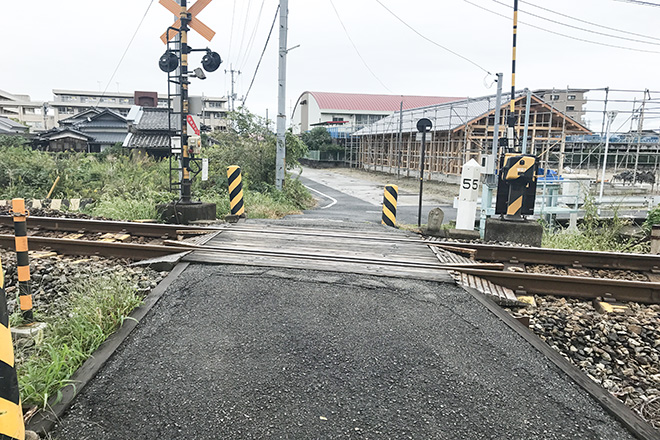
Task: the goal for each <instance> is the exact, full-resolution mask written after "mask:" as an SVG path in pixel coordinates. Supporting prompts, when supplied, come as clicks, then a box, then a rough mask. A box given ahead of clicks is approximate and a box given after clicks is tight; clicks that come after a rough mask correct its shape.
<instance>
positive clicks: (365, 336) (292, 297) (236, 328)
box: [54, 265, 632, 439]
mask: <svg viewBox="0 0 660 440" xmlns="http://www.w3.org/2000/svg"><path fill="white" fill-rule="evenodd" d="M466 335H469V337H466ZM54 437H55V438H66V439H118V438H120V439H129V438H130V439H132V438H144V439H150V438H154V439H155V438H168V439H178V438H191V437H193V438H197V439H217V438H339V437H341V438H358V437H362V438H435V439H456V438H466V439H467V438H469V439H501V438H507V439H560V438H572V439H629V438H632V437H631V436H630V435H629V434H628V433H627V432H626V431H625V430H624V429H623V428H622V427H621V426H620V425H619V424H618V423H617V422H616V421H615V420H614V419H612V418H611V417H610V416H609V415H607V414H606V413H605V412H604V410H603V409H602V408H601V407H600V406H599V405H598V404H597V403H596V402H594V401H593V400H592V399H591V398H589V397H588V396H587V395H586V393H585V392H584V391H583V390H582V389H581V388H579V387H578V386H577V385H576V384H574V383H573V382H572V381H571V380H570V379H569V378H568V377H566V376H565V375H564V374H563V373H562V372H561V371H559V370H558V369H557V368H556V367H555V366H554V365H552V364H550V363H549V362H548V361H547V360H546V359H545V358H544V357H543V356H542V355H541V354H540V353H538V352H537V351H536V350H534V349H533V348H532V347H531V346H529V345H528V344H527V343H526V342H524V341H523V340H522V339H521V338H520V337H519V336H517V334H515V333H514V332H513V331H511V330H510V329H509V328H508V327H507V326H506V325H505V324H504V323H502V322H501V321H499V320H498V319H496V318H495V317H494V316H493V315H491V314H490V313H489V312H488V311H487V310H485V309H483V308H482V307H481V306H480V305H479V304H478V302H477V301H476V300H475V299H474V298H472V297H471V296H470V295H468V294H467V293H465V292H464V291H463V290H462V289H460V288H458V287H457V286H454V285H450V284H439V283H432V282H410V281H407V280H396V279H392V280H387V279H380V278H375V277H368V276H357V275H350V274H335V273H332V274H330V273H324V272H314V271H301V270H282V269H278V270H272V269H263V268H248V267H242V266H203V265H192V266H190V267H189V268H188V269H187V270H186V271H185V272H184V273H183V274H182V275H181V277H180V278H179V279H178V280H177V281H176V282H175V283H174V284H173V285H172V286H171V287H170V289H168V291H167V292H166V294H165V296H164V297H163V298H162V299H161V301H160V302H159V303H158V304H157V305H156V306H155V307H154V308H153V309H152V310H151V312H150V313H149V315H148V316H147V317H145V319H144V320H143V321H142V322H141V324H140V325H139V326H138V328H137V329H136V331H135V332H134V333H133V334H132V335H131V336H130V337H129V339H128V340H127V341H126V343H125V344H124V345H123V346H122V347H120V349H119V350H118V351H117V352H116V354H115V355H114V357H113V358H111V360H110V361H109V363H108V364H107V365H106V367H105V368H104V369H103V370H102V371H101V373H99V375H98V376H97V377H96V378H95V379H94V380H93V381H92V382H91V383H90V384H89V385H88V386H87V387H86V388H85V389H84V390H83V391H82V393H81V395H80V396H79V398H78V399H77V400H76V402H75V403H74V405H73V406H72V408H71V410H70V412H69V413H68V414H67V415H65V417H64V418H63V420H62V421H61V423H60V424H59V425H58V427H57V429H56V431H55V433H54Z"/></svg>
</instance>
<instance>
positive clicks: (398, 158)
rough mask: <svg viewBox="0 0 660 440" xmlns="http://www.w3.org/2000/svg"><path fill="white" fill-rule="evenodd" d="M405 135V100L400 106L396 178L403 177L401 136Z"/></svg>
mask: <svg viewBox="0 0 660 440" xmlns="http://www.w3.org/2000/svg"><path fill="white" fill-rule="evenodd" d="M402 136H403V100H402V101H401V106H400V107H399V133H398V136H397V140H396V150H397V152H396V178H397V179H399V178H400V177H401V154H402V153H401V138H402Z"/></svg>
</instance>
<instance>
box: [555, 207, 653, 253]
mask: <svg viewBox="0 0 660 440" xmlns="http://www.w3.org/2000/svg"><path fill="white" fill-rule="evenodd" d="M583 208H584V210H585V214H584V217H583V218H582V220H581V221H580V222H579V223H578V225H577V229H575V230H569V229H564V228H560V229H556V230H552V229H550V228H548V227H547V225H546V228H545V230H544V232H543V244H542V246H543V247H546V248H554V249H575V250H583V251H609V252H634V253H647V252H648V251H649V245H648V243H646V241H645V240H640V239H636V238H634V237H631V236H629V235H626V234H624V233H623V232H624V228H626V227H627V226H630V225H631V221H630V220H628V219H623V218H621V217H619V215H618V211H617V210H616V209H615V210H614V214H613V217H612V218H601V217H600V216H599V215H598V210H597V208H596V206H595V205H594V203H593V200H590V199H588V200H586V202H585V205H584V207H583Z"/></svg>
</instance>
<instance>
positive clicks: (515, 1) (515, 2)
mask: <svg viewBox="0 0 660 440" xmlns="http://www.w3.org/2000/svg"><path fill="white" fill-rule="evenodd" d="M517 44H518V0H513V51H512V54H511V104H510V108H509V111H510V112H511V114H514V112H515V98H516V46H517Z"/></svg>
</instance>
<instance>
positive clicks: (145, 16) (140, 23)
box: [94, 0, 154, 108]
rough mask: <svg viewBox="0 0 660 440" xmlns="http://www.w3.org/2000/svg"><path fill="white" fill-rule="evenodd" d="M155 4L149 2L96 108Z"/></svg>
mask: <svg viewBox="0 0 660 440" xmlns="http://www.w3.org/2000/svg"><path fill="white" fill-rule="evenodd" d="M153 2H154V0H151V1H150V2H149V6H147V10H146V11H144V15H142V19H141V20H140V22H139V23H138V25H137V28H136V29H135V32H133V36H132V37H131V40H130V41H129V42H128V45H127V46H126V49H125V50H124V53H123V54H122V56H121V58H120V59H119V62H118V63H117V67H115V70H114V71H113V72H112V75H110V79H109V80H108V83H107V84H106V85H105V89H104V90H103V93H101V97H100V98H99V100H98V101H97V102H96V105H95V106H94V108H96V107H98V106H99V104H100V103H101V98H103V97H104V96H105V92H107V91H108V87H110V83H111V82H112V80H113V79H114V78H115V75H116V74H117V71H118V70H119V66H121V63H122V61H124V57H125V56H126V54H127V53H128V49H130V47H131V44H133V40H135V36H136V35H137V33H138V31H139V30H140V27H141V26H142V23H143V22H144V19H145V18H147V13H148V12H149V9H151V5H152V4H153Z"/></svg>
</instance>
